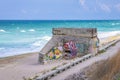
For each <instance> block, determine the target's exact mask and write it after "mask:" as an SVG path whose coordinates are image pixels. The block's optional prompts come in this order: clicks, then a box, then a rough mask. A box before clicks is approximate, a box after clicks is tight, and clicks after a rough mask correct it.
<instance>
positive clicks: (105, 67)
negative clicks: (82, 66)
mask: <svg viewBox="0 0 120 80" xmlns="http://www.w3.org/2000/svg"><path fill="white" fill-rule="evenodd" d="M117 74H120V51H118V52H117V55H115V56H113V57H112V58H109V59H108V60H105V61H103V62H101V63H100V64H98V65H97V67H96V68H95V69H94V70H93V71H92V72H91V77H90V80H120V75H119V76H117Z"/></svg>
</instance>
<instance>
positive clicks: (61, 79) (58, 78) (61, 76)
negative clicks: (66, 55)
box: [50, 42, 120, 80]
mask: <svg viewBox="0 0 120 80" xmlns="http://www.w3.org/2000/svg"><path fill="white" fill-rule="evenodd" d="M118 50H120V42H118V43H117V44H116V45H115V46H112V47H110V48H108V50H107V51H106V52H105V53H104V54H100V55H98V56H96V57H93V58H91V59H89V60H86V61H84V62H82V63H80V64H78V65H76V66H74V67H72V68H70V69H68V70H66V71H64V72H62V73H60V74H58V75H57V76H55V77H53V78H51V79H50V80H64V79H65V78H66V77H68V76H69V75H72V74H74V73H77V72H79V71H80V70H82V69H84V68H85V67H88V66H90V65H92V64H93V63H95V62H97V61H101V60H105V59H108V58H109V57H112V56H113V55H115V54H116V53H117V51H118Z"/></svg>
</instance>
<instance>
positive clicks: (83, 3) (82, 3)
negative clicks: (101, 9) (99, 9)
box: [79, 0, 89, 10]
mask: <svg viewBox="0 0 120 80" xmlns="http://www.w3.org/2000/svg"><path fill="white" fill-rule="evenodd" d="M85 2H86V1H85V0H79V3H80V5H81V6H82V7H83V8H84V9H85V10H89V8H88V6H87V5H86V4H85Z"/></svg>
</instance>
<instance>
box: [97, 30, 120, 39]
mask: <svg viewBox="0 0 120 80" xmlns="http://www.w3.org/2000/svg"><path fill="white" fill-rule="evenodd" d="M115 35H120V31H111V32H98V37H99V38H106V37H109V36H115Z"/></svg>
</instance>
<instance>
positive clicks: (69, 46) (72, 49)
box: [64, 41, 77, 58]
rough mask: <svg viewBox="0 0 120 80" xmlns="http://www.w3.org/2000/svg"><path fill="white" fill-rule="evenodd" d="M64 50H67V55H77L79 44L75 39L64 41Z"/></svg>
mask: <svg viewBox="0 0 120 80" xmlns="http://www.w3.org/2000/svg"><path fill="white" fill-rule="evenodd" d="M64 51H65V52H67V53H68V54H66V55H65V56H66V57H70V58H72V57H75V56H76V55H77V46H76V43H75V42H74V41H68V42H66V43H64Z"/></svg>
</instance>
